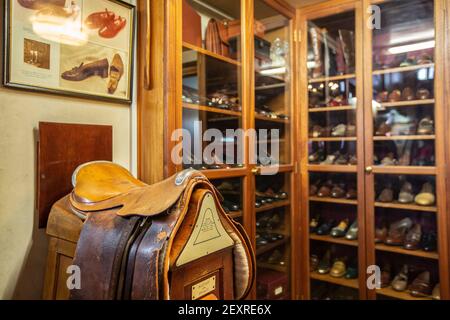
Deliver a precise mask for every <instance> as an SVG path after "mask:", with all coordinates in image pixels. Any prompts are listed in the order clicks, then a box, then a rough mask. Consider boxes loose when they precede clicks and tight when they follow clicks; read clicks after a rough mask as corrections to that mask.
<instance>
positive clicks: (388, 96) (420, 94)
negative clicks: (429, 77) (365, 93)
mask: <svg viewBox="0 0 450 320" xmlns="http://www.w3.org/2000/svg"><path fill="white" fill-rule="evenodd" d="M430 97H431V92H430V90H428V89H425V88H420V89H418V90H417V91H414V90H413V89H412V88H411V87H406V88H404V89H403V90H402V91H400V90H399V89H395V90H392V91H391V92H389V91H386V90H384V91H381V92H378V93H377V95H376V97H375V100H376V101H377V102H378V103H387V102H399V101H412V100H427V99H430Z"/></svg>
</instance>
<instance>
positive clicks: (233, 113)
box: [183, 102, 242, 117]
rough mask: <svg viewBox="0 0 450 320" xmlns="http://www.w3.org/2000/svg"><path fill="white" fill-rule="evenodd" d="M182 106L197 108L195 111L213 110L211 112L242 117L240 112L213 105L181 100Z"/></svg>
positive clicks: (191, 108)
mask: <svg viewBox="0 0 450 320" xmlns="http://www.w3.org/2000/svg"><path fill="white" fill-rule="evenodd" d="M183 108H185V109H190V110H197V111H205V112H213V113H220V114H226V115H230V116H236V117H242V113H241V112H237V111H232V110H226V109H219V108H214V107H207V106H202V105H197V104H192V103H187V102H183Z"/></svg>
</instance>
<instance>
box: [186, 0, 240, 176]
mask: <svg viewBox="0 0 450 320" xmlns="http://www.w3.org/2000/svg"><path fill="white" fill-rule="evenodd" d="M182 2H183V7H182V20H183V21H182V22H183V53H182V57H183V66H182V67H183V70H182V82H183V97H182V101H183V114H182V122H183V126H182V127H183V129H185V131H186V132H187V133H188V136H187V138H186V133H185V135H184V136H183V137H184V139H183V165H184V167H194V168H195V169H198V170H221V169H230V168H240V167H242V164H243V159H242V157H239V156H238V153H240V154H242V151H243V150H242V149H240V150H237V148H238V146H237V143H238V141H237V139H238V138H237V136H236V135H234V134H233V133H230V132H227V130H229V129H232V130H237V129H240V128H242V105H241V100H240V97H241V84H240V79H241V62H240V58H241V41H240V39H241V23H240V8H241V2H240V0H227V1H209V0H204V1H201V2H200V1H191V0H183V1H182ZM211 129H212V130H211ZM207 130H209V131H208V132H209V133H206V132H207ZM205 133H206V134H205ZM204 137H207V139H204ZM211 143H214V145H212V146H211V148H210V149H207V150H208V152H204V151H205V150H206V148H207V146H208V145H210V144H211ZM241 145H242V144H241ZM241 148H242V147H241Z"/></svg>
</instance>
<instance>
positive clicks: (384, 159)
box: [374, 144, 436, 166]
mask: <svg viewBox="0 0 450 320" xmlns="http://www.w3.org/2000/svg"><path fill="white" fill-rule="evenodd" d="M411 149H413V148H408V149H407V150H405V151H404V152H403V153H402V154H401V156H400V157H399V158H398V159H397V158H396V157H395V155H394V152H387V153H385V154H383V155H382V156H381V157H380V158H378V156H377V155H374V163H375V164H377V165H381V166H397V165H399V166H409V165H412V166H432V165H434V164H435V163H436V162H435V155H434V147H433V145H432V144H424V145H423V146H422V147H419V148H414V149H413V152H411ZM413 154H414V155H413ZM380 159H381V160H380Z"/></svg>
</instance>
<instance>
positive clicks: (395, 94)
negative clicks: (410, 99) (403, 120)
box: [388, 89, 402, 102]
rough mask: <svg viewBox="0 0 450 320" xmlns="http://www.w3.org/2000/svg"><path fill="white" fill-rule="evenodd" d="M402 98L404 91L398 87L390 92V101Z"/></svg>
mask: <svg viewBox="0 0 450 320" xmlns="http://www.w3.org/2000/svg"><path fill="white" fill-rule="evenodd" d="M401 99H402V92H401V91H400V90H398V89H396V90H393V91H392V92H391V93H390V94H389V98H388V100H389V102H398V101H400V100H401Z"/></svg>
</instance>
